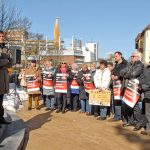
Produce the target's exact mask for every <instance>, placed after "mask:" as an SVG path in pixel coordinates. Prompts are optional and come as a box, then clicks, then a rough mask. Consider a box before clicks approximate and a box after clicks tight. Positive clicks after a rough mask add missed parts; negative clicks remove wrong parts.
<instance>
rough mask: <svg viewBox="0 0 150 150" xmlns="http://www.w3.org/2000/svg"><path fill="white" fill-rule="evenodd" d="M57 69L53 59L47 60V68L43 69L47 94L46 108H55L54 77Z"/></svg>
mask: <svg viewBox="0 0 150 150" xmlns="http://www.w3.org/2000/svg"><path fill="white" fill-rule="evenodd" d="M54 73H55V69H54V67H53V63H52V62H51V61H46V62H45V68H44V69H43V71H42V74H43V95H44V96H46V109H45V110H54V109H55V106H54V104H55V98H54V97H55V92H54V83H53V78H54Z"/></svg>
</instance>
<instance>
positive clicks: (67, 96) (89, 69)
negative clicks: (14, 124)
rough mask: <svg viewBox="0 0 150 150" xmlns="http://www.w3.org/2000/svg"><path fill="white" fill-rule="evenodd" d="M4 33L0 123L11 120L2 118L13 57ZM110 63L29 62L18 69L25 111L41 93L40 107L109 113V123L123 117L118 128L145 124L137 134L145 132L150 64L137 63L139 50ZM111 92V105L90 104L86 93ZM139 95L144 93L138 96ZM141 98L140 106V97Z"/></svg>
mask: <svg viewBox="0 0 150 150" xmlns="http://www.w3.org/2000/svg"><path fill="white" fill-rule="evenodd" d="M4 38H5V35H4V32H3V31H0V83H1V84H0V124H10V123H11V122H8V121H6V120H5V118H4V108H3V96H4V94H5V93H8V92H9V76H8V68H9V67H11V66H12V65H13V59H12V57H11V53H10V51H9V49H8V48H6V46H5V43H4ZM114 60H115V61H114V62H107V61H106V60H101V61H100V62H99V67H97V66H96V64H94V63H91V64H90V66H88V65H87V64H86V63H83V64H82V65H81V66H80V68H79V66H78V65H77V64H76V63H73V64H72V65H70V66H68V65H67V62H65V61H62V62H61V63H60V64H59V65H57V66H54V65H53V62H52V61H49V60H46V61H45V62H44V66H43V67H42V68H39V67H37V66H36V63H37V62H36V60H31V61H30V65H29V67H27V68H25V69H22V72H21V73H20V75H19V79H20V80H21V82H20V83H21V86H23V88H24V89H27V93H28V95H29V99H28V110H31V109H32V102H33V100H34V101H35V108H36V109H37V110H40V105H39V97H40V96H41V95H42V96H43V99H44V103H45V104H46V108H45V110H46V111H48V110H56V113H60V112H62V113H63V114H64V113H66V111H67V110H70V111H74V112H75V111H78V110H79V109H80V108H81V113H85V114H86V115H88V116H89V115H94V116H95V117H97V119H98V120H106V119H107V117H108V116H110V113H111V114H112V116H113V117H112V120H113V121H119V120H122V122H123V124H122V126H123V127H128V126H134V129H133V130H134V131H137V130H140V129H141V128H144V129H145V130H144V131H141V134H144V135H147V134H149V133H150V78H149V75H150V64H143V63H142V62H141V61H140V54H139V53H138V52H134V53H132V55H131V61H130V62H127V61H126V60H125V59H124V58H123V56H122V53H121V52H119V51H117V52H115V53H114ZM91 90H97V91H99V93H101V92H104V91H111V96H110V106H105V105H101V104H99V105H94V104H90V103H89V93H90V91H91ZM142 95H144V96H143V97H142ZM141 99H142V108H140V107H139V101H140V100H141Z"/></svg>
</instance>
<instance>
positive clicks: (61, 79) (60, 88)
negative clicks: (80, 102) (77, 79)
mask: <svg viewBox="0 0 150 150" xmlns="http://www.w3.org/2000/svg"><path fill="white" fill-rule="evenodd" d="M67 75H68V74H63V73H57V74H56V85H55V92H56V93H67Z"/></svg>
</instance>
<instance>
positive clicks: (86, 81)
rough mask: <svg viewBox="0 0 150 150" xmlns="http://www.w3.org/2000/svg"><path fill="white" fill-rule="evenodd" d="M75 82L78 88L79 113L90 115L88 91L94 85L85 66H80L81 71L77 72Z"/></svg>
mask: <svg viewBox="0 0 150 150" xmlns="http://www.w3.org/2000/svg"><path fill="white" fill-rule="evenodd" d="M77 82H78V84H79V87H80V93H79V99H80V102H81V112H82V113H85V112H86V115H91V107H90V105H89V90H91V89H94V84H93V81H92V78H91V73H90V70H89V69H88V66H87V64H82V70H81V71H79V74H78V77H77Z"/></svg>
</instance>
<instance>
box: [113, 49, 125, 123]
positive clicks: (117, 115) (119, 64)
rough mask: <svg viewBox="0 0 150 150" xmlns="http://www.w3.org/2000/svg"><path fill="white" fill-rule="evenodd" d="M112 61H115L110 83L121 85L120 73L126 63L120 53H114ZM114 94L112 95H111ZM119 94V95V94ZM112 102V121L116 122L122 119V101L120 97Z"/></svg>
mask: <svg viewBox="0 0 150 150" xmlns="http://www.w3.org/2000/svg"><path fill="white" fill-rule="evenodd" d="M114 59H115V63H116V64H115V66H114V69H113V71H112V76H111V78H112V81H113V83H115V82H120V83H122V81H123V79H122V77H121V76H120V71H121V70H122V69H124V68H125V67H126V66H127V61H126V60H125V59H124V58H123V56H122V53H121V52H119V51H117V52H115V53H114ZM113 94H114V93H113ZM120 94H121V93H120ZM112 100H113V102H112V103H113V104H114V118H113V120H114V121H118V120H121V119H122V110H121V108H122V100H121V95H120V97H119V98H117V99H116V98H114V99H112Z"/></svg>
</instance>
